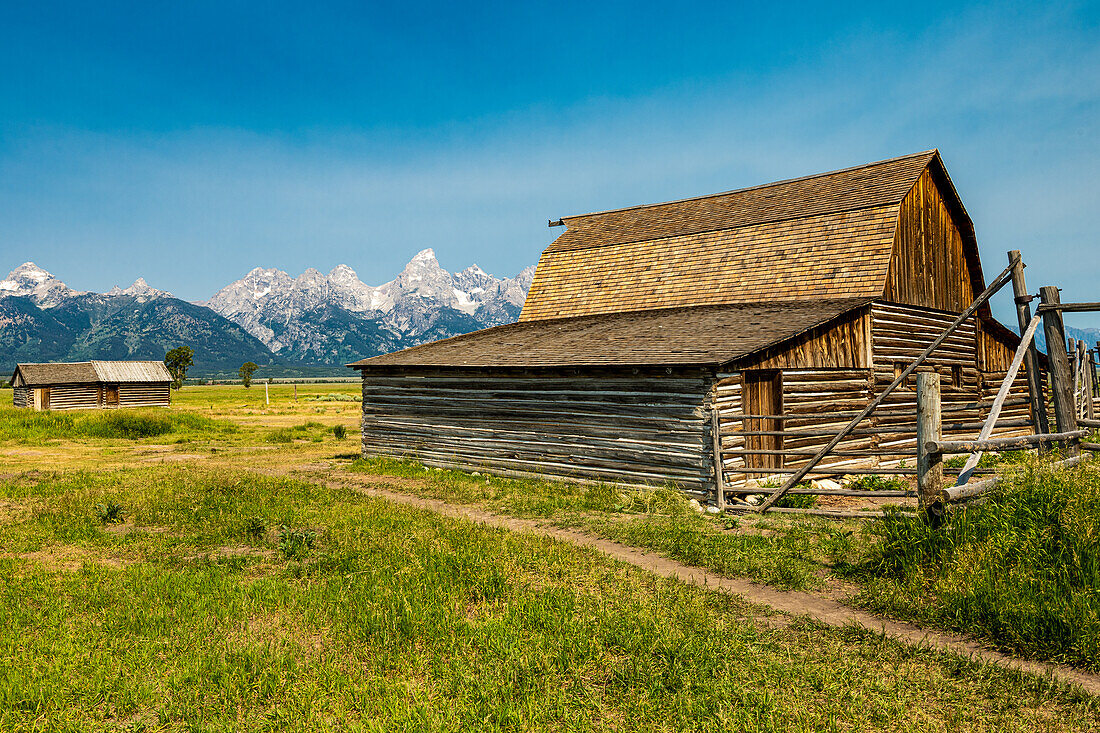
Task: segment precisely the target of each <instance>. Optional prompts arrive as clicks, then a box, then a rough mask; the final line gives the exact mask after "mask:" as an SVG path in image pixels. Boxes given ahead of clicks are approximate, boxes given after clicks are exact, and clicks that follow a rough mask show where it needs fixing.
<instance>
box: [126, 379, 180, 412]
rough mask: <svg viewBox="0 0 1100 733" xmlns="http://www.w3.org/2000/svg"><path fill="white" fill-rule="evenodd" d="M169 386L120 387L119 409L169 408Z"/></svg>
mask: <svg viewBox="0 0 1100 733" xmlns="http://www.w3.org/2000/svg"><path fill="white" fill-rule="evenodd" d="M170 399H171V394H170V392H169V385H168V384H148V383H132V384H120V385H119V386H118V405H119V407H143V406H163V407H166V406H168V403H169V400H170Z"/></svg>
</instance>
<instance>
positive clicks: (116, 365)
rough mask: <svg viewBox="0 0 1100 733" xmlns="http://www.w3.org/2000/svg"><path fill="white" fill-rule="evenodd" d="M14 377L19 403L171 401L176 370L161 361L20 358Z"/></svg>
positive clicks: (72, 405) (68, 405)
mask: <svg viewBox="0 0 1100 733" xmlns="http://www.w3.org/2000/svg"><path fill="white" fill-rule="evenodd" d="M11 383H12V388H13V390H14V393H15V395H14V398H13V399H14V402H15V406H16V407H28V408H33V409H35V410H75V409H84V408H96V407H104V408H107V407H110V408H114V407H145V406H163V407H167V406H168V404H169V401H170V394H171V389H170V386H171V383H172V375H171V374H169V373H168V368H167V367H166V366H164V364H163V363H162V362H159V361H82V362H76V363H70V364H19V365H18V366H17V367H16V368H15V373H14V374H13V375H12V379H11Z"/></svg>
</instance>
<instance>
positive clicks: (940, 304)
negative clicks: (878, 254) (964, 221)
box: [882, 168, 983, 313]
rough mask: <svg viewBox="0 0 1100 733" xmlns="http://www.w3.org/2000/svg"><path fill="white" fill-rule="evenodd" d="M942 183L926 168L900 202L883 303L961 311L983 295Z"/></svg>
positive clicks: (972, 256) (974, 258)
mask: <svg viewBox="0 0 1100 733" xmlns="http://www.w3.org/2000/svg"><path fill="white" fill-rule="evenodd" d="M946 185H950V184H948V183H946V182H945V181H943V180H941V179H940V176H936V175H933V172H932V169H931V168H927V169H925V171H924V172H923V173H922V174H921V176H920V178H919V179H918V180H917V182H916V184H915V185H914V186H913V188H912V190H911V191H910V192H909V194H908V195H907V196H906V197H905V199H904V200H903V201H902V203H901V207H900V208H899V210H898V220H897V229H896V230H895V232H894V251H893V256H892V257H891V260H890V267H889V270H888V271H887V275H886V288H885V290H884V292H883V296H882V297H883V299H884V300H887V301H890V302H893V303H903V304H907V305H916V306H924V307H927V308H936V309H939V310H943V311H951V312H954V313H961V312H962V311H964V310H966V308H967V307H968V306H969V305H970V304H971V303H973V302H974V299H975V298H976V297H977V295H978V293H980V292H981V291H982V289H983V286H982V285H981V281H982V280H981V266H980V265H979V264H978V261H977V254H976V251H977V250H976V247H974V246H973V245H971V246H969V247H968V246H966V244H965V243H964V238H963V233H962V230H961V229H960V226H959V222H958V221H957V219H956V216H957V215H956V214H953V213H952V211H951V209H950V208H949V207H948V205H947V203H946V200H945V198H944V195H943V193H942V191H941V188H940V187H941V186H946ZM959 219H961V216H959Z"/></svg>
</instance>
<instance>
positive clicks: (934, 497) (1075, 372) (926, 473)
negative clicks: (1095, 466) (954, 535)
mask: <svg viewBox="0 0 1100 733" xmlns="http://www.w3.org/2000/svg"><path fill="white" fill-rule="evenodd" d="M1039 292H1040V305H1039V308H1038V315H1036V316H1035V318H1034V319H1033V321H1032V323H1031V325H1030V326H1029V328H1028V331H1027V332H1025V334H1024V336H1023V339H1022V340H1021V343H1020V349H1019V350H1018V351H1017V354H1016V359H1014V361H1013V364H1016V362H1018V361H1019V360H1020V355H1021V352H1022V351H1023V350H1024V349H1026V348H1028V347H1029V346H1030V345H1031V344H1032V343H1033V336H1034V334H1035V330H1036V327H1037V326H1038V324H1039V322H1040V321H1042V322H1043V327H1044V330H1045V332H1046V339H1047V352H1048V354H1047V356H1048V358H1049V360H1050V379H1051V393H1052V397H1053V400H1052V401H1053V405H1054V418H1055V421H1056V425H1057V432H1055V433H1037V434H1034V435H1026V436H1021V437H1014V438H994V439H990V437H989V431H988V430H986V429H983V430H982V432H981V433H980V434H979V435H978V438H977V439H976V440H969V441H951V440H943V439H942V436H941V435H940V426H939V416H938V415H937V414H936V411H935V409H934V408H931V409H927V410H925V411H924V413H921V412H919V411H918V421H919V423H920V426H921V429H922V432H923V436H924V437H925V438H926V439H924V440H922V441H920V443H919V444H918V452H919V454H920V456H921V458H920V468H921V470H920V472H919V473H918V476H917V485H918V486H917V488H918V493H919V496H920V500H921V505H922V506H923V507H925V508H927V509H928V510H930V511H931V512H932V513H933V514H940V513H942V512H943V510H944V509H945V508H947V507H950V506H957V505H959V504H965V503H970V502H980V501H982V500H983V497H984V495H985V494H986V493H987V492H988V491H989V490H990V489H992V488H994V487H995V486H996V485H997V483H998V482H999V481H1000V478H999V477H997V476H994V477H992V478H989V479H986V480H984V481H976V482H973V483H971V482H969V478H970V474H969V473H967V472H966V471H965V468H966V467H972V466H975V465H977V463H978V461H979V459H980V458H981V455H982V453H983V452H985V451H1009V450H1021V449H1032V448H1038V449H1039V450H1044V449H1046V448H1049V447H1050V446H1053V445H1059V446H1061V447H1062V449H1063V451H1064V453H1065V454H1066V455H1067V456H1068V457H1067V458H1065V459H1063V460H1061V461H1059V462H1058V465H1062V466H1072V465H1075V464H1077V463H1079V462H1081V461H1084V460H1088V459H1089V458H1091V457H1092V453H1093V452H1096V451H1100V443H1093V442H1089V441H1088V440H1086V438H1087V437H1088V436H1089V435H1090V434H1092V433H1093V432H1095V430H1096V429H1097V428H1100V421H1098V420H1097V419H1096V412H1095V409H1096V405H1095V401H1094V393H1095V390H1096V386H1097V385H1096V368H1095V367H1096V361H1095V359H1092V358H1091V355H1090V354H1089V350H1088V348H1087V347H1086V346H1085V344H1084V342H1083V341H1080V340H1078V341H1074V340H1072V339H1070V340H1068V341H1067V339H1066V336H1065V329H1064V326H1063V323H1062V313H1064V312H1067V311H1073V312H1088V311H1100V303H1061V302H1060V298H1059V295H1058V289H1057V288H1054V287H1044V288H1041V289H1040V291H1039ZM1063 345H1064V346H1063ZM917 393H918V401H920V402H921V403H922V404H927V405H929V406H932V405H934V404H936V403H938V402H939V399H940V385H939V384H938V382H937V380H935V379H922V380H920V381H918V384H917ZM953 453H954V454H960V453H969V454H970V457H969V458H968V459H967V462H966V467H964V471H963V473H962V474H960V476H959V479H958V481H956V482H955V484H954V485H953V486H949V487H944V479H943V472H942V466H943V457H944V456H945V455H949V454H953Z"/></svg>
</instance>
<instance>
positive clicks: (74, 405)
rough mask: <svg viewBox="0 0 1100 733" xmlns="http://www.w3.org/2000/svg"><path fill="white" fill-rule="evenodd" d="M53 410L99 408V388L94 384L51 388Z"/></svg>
mask: <svg viewBox="0 0 1100 733" xmlns="http://www.w3.org/2000/svg"><path fill="white" fill-rule="evenodd" d="M49 390H50V409H51V410H79V409H85V408H89V407H98V406H99V387H98V386H97V385H94V384H61V385H57V386H51V387H50V388H49Z"/></svg>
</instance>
